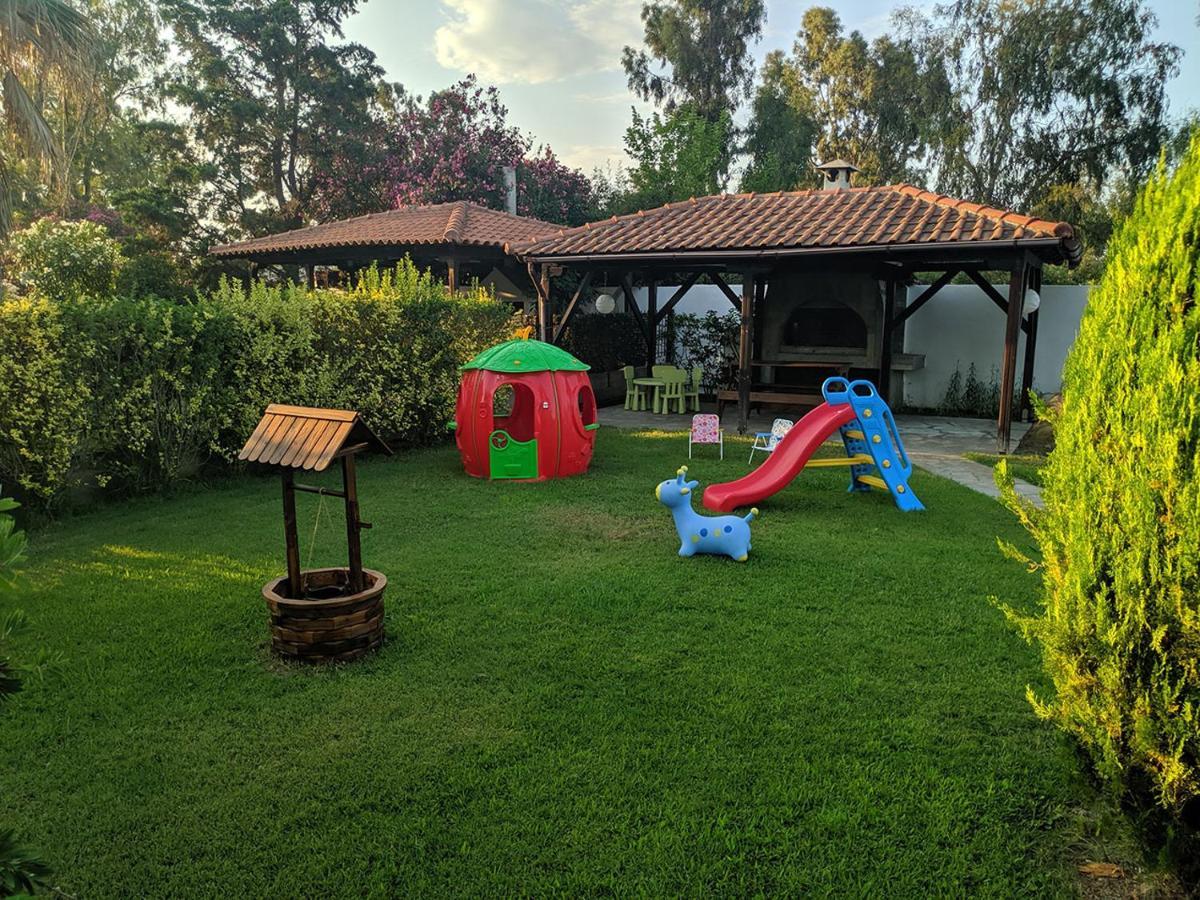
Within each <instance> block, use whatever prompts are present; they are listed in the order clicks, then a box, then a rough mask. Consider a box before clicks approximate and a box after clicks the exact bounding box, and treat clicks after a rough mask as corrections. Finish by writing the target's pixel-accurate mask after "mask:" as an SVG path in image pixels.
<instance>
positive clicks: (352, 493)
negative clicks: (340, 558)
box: [342, 455, 363, 594]
mask: <svg viewBox="0 0 1200 900" xmlns="http://www.w3.org/2000/svg"><path fill="white" fill-rule="evenodd" d="M342 490H344V491H345V492H346V549H347V555H348V556H349V557H350V590H351V591H353V592H354V593H356V594H357V593H358V592H359V591H361V590H362V589H363V570H362V544H361V543H360V541H359V534H358V532H359V529H360V528H362V523H361V522H359V521H358V478H357V476H356V474H355V470H354V457H353V456H349V455H348V456H343V457H342Z"/></svg>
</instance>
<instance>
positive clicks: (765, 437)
mask: <svg viewBox="0 0 1200 900" xmlns="http://www.w3.org/2000/svg"><path fill="white" fill-rule="evenodd" d="M795 424H796V423H795V422H793V421H792V420H791V419H776V420H775V421H774V422H772V423H771V430H770V431H757V432H755V434H754V443H752V444H751V445H750V459H749V462H754V451H755V450H762V451H764V452H766V453H772V452H774V450H775V448H776V447H778V446H779V442H780V441H782V440H783V439H784V438H785V437H787V433H788V432H789V431H791V430H792V426H793V425H795Z"/></svg>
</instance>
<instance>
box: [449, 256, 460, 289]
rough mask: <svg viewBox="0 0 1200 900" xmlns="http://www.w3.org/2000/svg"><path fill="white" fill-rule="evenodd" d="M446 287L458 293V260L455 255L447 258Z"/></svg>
mask: <svg viewBox="0 0 1200 900" xmlns="http://www.w3.org/2000/svg"><path fill="white" fill-rule="evenodd" d="M446 288H447V289H448V290H449V291H450V293H451V294H457V293H458V260H457V259H455V258H454V257H453V256H451V257H449V258H448V259H447V260H446Z"/></svg>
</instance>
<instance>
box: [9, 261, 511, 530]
mask: <svg viewBox="0 0 1200 900" xmlns="http://www.w3.org/2000/svg"><path fill="white" fill-rule="evenodd" d="M511 331H512V319H511V312H510V311H509V309H508V308H507V307H506V306H504V305H502V304H498V303H496V302H495V300H494V299H493V298H492V296H491V295H490V294H489V293H487V292H486V291H483V290H477V291H474V292H470V291H468V292H460V293H459V294H457V295H455V296H453V297H450V296H448V295H447V294H446V291H445V288H444V287H443V285H442V284H441V283H440V282H437V281H434V280H433V279H432V278H430V277H429V275H428V274H424V273H420V272H418V271H417V270H416V268H415V267H413V266H412V264H411V263H404V264H401V265H400V266H398V267H397V268H396V270H395V271H392V272H384V273H377V272H374V271H372V272H369V273H367V274H366V275H365V276H364V277H363V278H362V279H361V281H360V283H359V284H358V286H357V287H356V288H355V289H354V290H351V291H339V290H318V291H308V290H306V289H304V288H303V287H298V286H295V285H285V286H268V285H265V284H262V283H255V284H252V285H251V286H250V287H249V288H243V287H242V286H241V285H240V284H231V283H227V282H226V283H223V284H222V285H221V286H220V288H219V289H218V290H216V291H215V292H213V294H211V295H210V296H207V297H203V298H198V299H196V300H195V301H194V302H190V303H182V304H180V303H175V302H171V301H163V300H154V299H128V298H114V297H99V298H97V297H89V298H86V299H83V300H67V301H55V302H52V301H50V300H48V299H43V298H40V297H26V298H14V299H10V300H8V301H4V302H0V482H2V483H12V484H13V485H14V486H16V488H17V489H18V493H19V494H20V495H21V497H22V499H24V500H25V501H26V502H27V503H28V504H29V505H30V506H31V507H34V508H37V509H41V510H49V509H53V508H55V507H59V506H64V505H68V504H69V503H70V502H71V498H72V494H73V492H75V491H77V490H94V489H96V488H107V489H110V490H120V491H132V492H137V491H150V490H155V489H158V488H161V487H164V486H166V485H169V484H172V483H174V482H177V481H180V480H181V479H186V478H188V477H191V476H194V475H195V474H197V473H198V472H200V471H202V470H203V469H205V468H206V467H210V466H213V465H218V466H220V465H228V464H229V463H231V462H232V461H233V460H234V459H235V458H236V456H237V452H238V450H239V449H240V448H241V446H242V443H243V442H244V441H245V439H246V436H247V435H249V434H250V432H251V431H252V430H253V428H254V425H255V423H257V421H258V419H259V417H260V416H261V415H262V411H263V409H264V407H266V406H267V404H269V403H291V404H297V405H303V406H332V407H341V408H348V409H356V410H359V411H360V412H361V413H362V414H363V415H364V417H365V418H366V420H367V421H368V422H369V423H370V424H371V426H372V427H373V428H374V429H376V431H377V432H378V433H379V434H380V435H382V436H383V437H385V439H387V440H389V441H392V442H394V443H395V444H396V445H397V446H412V445H417V444H428V443H432V442H434V441H438V440H443V439H445V437H446V434H447V432H446V428H445V425H446V422H447V421H448V420H449V419H450V417H451V416H452V413H453V407H454V398H455V395H456V392H457V385H458V366H460V365H461V364H462V363H463V362H465V361H466V360H468V359H470V358H471V357H472V356H474V355H475V354H476V353H478V352H479V351H480V350H482V349H484V348H486V347H488V346H491V345H492V344H495V343H497V342H499V341H502V340H505V339H506V338H508V337H509V335H510V334H511Z"/></svg>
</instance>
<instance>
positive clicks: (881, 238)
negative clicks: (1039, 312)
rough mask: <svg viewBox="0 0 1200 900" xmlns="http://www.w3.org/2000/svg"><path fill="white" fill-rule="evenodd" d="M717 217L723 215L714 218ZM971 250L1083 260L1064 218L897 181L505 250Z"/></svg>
mask: <svg viewBox="0 0 1200 900" xmlns="http://www.w3.org/2000/svg"><path fill="white" fill-rule="evenodd" d="M685 207H686V209H684V208H685ZM719 214H724V215H723V217H722V218H721V221H720V222H719V223H718V221H717V216H718V215H719ZM718 226H719V227H718ZM585 236H586V237H585ZM973 246H975V247H979V248H981V249H982V248H986V247H992V246H994V247H996V248H997V249H1001V248H1008V249H1012V248H1013V247H1014V246H1017V247H1021V246H1024V248H1025V249H1028V250H1036V251H1037V252H1041V253H1051V254H1052V255H1053V256H1056V257H1057V258H1058V259H1060V260H1063V261H1065V262H1067V264H1068V265H1071V266H1074V265H1076V264H1078V262H1079V259H1080V257H1081V256H1082V247H1081V246H1080V244H1079V241H1078V236H1077V232H1076V230H1075V229H1074V228H1073V227H1072V226H1071V225H1070V224H1069V223H1067V222H1052V221H1049V220H1046V219H1039V218H1037V217H1034V216H1027V215H1022V214H1020V213H1017V212H1014V211H1012V210H1007V209H999V208H996V207H991V206H987V205H985V204H980V203H972V202H970V201H966V200H959V199H956V198H953V197H949V196H946V195H944V194H938V193H935V192H933V191H928V190H925V189H923V188H919V187H917V186H915V185H911V184H907V183H903V182H901V183H896V184H887V185H860V186H854V187H849V188H845V189H842V190H837V191H830V190H823V189H820V188H810V189H805V190H800V191H776V192H772V193H766V194H762V193H758V192H755V191H749V192H745V193H738V194H729V193H723V194H711V195H708V196H704V197H690V198H688V199H687V200H679V201H674V202H672V203H666V204H663V205H662V206H659V207H655V208H652V209H639V210H637V211H635V212H631V213H626V214H624V215H620V216H613V217H611V218H610V219H607V220H603V221H599V222H591V223H588V224H587V225H584V226H579V227H576V228H560V229H558V230H557V231H556V232H555V233H554V234H548V235H544V236H541V237H536V238H532V239H529V240H525V241H520V242H510V243H508V244H506V245H505V250H506V252H508V253H510V254H514V255H516V256H518V257H520V258H522V259H524V260H525V261H526V262H531V261H536V262H550V263H552V262H555V261H556V259H560V258H561V259H563V260H564V261H566V260H581V259H584V258H594V259H596V260H600V259H602V258H604V257H606V256H607V257H612V258H613V259H614V260H615V259H616V258H620V257H629V258H634V257H638V258H642V259H651V258H655V259H657V258H663V259H666V258H669V259H670V260H671V261H681V260H682V259H683V257H684V255H703V254H704V253H706V252H707V253H717V254H722V255H725V256H731V255H738V254H740V255H743V256H745V255H747V254H748V255H751V256H755V257H759V256H775V255H791V254H795V253H797V252H804V253H833V252H839V251H847V250H853V251H860V252H862V251H873V252H878V251H887V250H894V249H896V248H906V249H910V250H915V249H917V248H926V247H927V248H933V247H943V248H947V249H950V248H953V249H955V250H959V251H963V252H970V250H969V248H971V247H973ZM1048 260H1049V261H1055V260H1054V259H1053V258H1050V257H1048Z"/></svg>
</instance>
